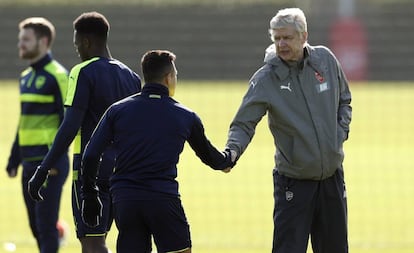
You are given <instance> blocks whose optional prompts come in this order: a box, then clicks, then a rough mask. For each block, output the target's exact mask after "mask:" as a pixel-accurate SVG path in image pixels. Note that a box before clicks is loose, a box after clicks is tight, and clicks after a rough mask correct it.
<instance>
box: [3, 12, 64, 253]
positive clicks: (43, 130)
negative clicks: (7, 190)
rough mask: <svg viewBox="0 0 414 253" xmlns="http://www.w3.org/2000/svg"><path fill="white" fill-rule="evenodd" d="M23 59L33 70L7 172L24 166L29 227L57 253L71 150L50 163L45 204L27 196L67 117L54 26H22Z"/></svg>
mask: <svg viewBox="0 0 414 253" xmlns="http://www.w3.org/2000/svg"><path fill="white" fill-rule="evenodd" d="M19 30H20V31H19V43H18V49H19V57H20V58H21V59H23V60H27V61H28V62H29V63H30V67H29V68H27V69H26V70H24V71H23V72H22V74H21V76H20V79H19V84H20V102H21V114H20V120H19V127H18V130H17V134H16V139H15V141H14V143H13V147H12V151H11V154H10V158H9V162H8V164H7V173H8V175H9V177H16V175H17V168H18V166H19V165H20V164H21V165H22V167H23V172H22V186H23V197H24V202H25V205H26V209H27V213H28V216H29V224H30V228H31V230H32V233H33V235H34V237H35V238H36V241H37V245H38V248H39V251H40V252H42V253H56V252H58V249H59V235H58V231H57V228H56V225H57V221H58V218H59V207H60V199H61V193H62V187H63V184H64V183H65V181H66V178H67V176H68V172H69V158H68V155H67V149H62V152H61V153H60V154H59V156H57V157H56V159H55V161H54V163H52V164H50V177H49V178H48V180H47V184H44V186H43V187H42V189H41V194H43V195H44V196H45V197H46V198H47V201H44V202H41V203H37V202H35V201H34V200H32V199H31V198H30V196H29V194H28V192H27V185H28V181H29V179H30V178H31V177H32V176H33V174H34V173H35V171H36V168H37V166H39V165H40V163H41V161H42V159H43V158H44V157H45V155H46V154H47V152H48V151H49V147H50V146H51V145H52V143H53V139H54V137H55V135H56V132H57V131H58V128H59V125H60V124H61V122H62V120H63V115H64V107H63V103H64V98H65V96H66V90H67V82H68V73H67V70H66V69H65V68H64V67H63V66H62V65H61V64H59V63H58V62H57V61H56V60H54V59H53V57H52V54H51V48H52V44H53V41H54V38H55V27H54V26H53V24H52V23H51V22H50V21H49V20H47V19H45V18H43V17H30V18H27V19H25V20H23V21H21V22H20V24H19Z"/></svg>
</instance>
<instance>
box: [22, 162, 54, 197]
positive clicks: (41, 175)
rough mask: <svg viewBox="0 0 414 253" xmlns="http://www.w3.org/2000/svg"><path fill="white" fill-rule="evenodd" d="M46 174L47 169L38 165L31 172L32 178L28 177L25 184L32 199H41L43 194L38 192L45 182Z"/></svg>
mask: <svg viewBox="0 0 414 253" xmlns="http://www.w3.org/2000/svg"><path fill="white" fill-rule="evenodd" d="M48 174H49V171H48V170H45V169H42V167H40V166H38V167H37V169H36V172H35V173H34V174H33V176H32V178H30V180H29V183H28V186H27V191H28V192H29V195H30V197H31V198H32V199H33V200H35V201H42V200H43V196H42V195H41V194H40V189H41V188H42V186H43V184H44V183H45V182H46V180H47V177H48Z"/></svg>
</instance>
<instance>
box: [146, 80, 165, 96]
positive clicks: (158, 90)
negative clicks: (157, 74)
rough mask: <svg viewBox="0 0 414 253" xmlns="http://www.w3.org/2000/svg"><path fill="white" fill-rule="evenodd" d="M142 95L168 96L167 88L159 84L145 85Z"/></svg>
mask: <svg viewBox="0 0 414 253" xmlns="http://www.w3.org/2000/svg"><path fill="white" fill-rule="evenodd" d="M142 94H156V95H161V96H163V97H164V96H167V97H168V96H169V93H168V88H167V87H166V86H164V85H162V84H159V83H146V84H145V85H144V87H143V88H142Z"/></svg>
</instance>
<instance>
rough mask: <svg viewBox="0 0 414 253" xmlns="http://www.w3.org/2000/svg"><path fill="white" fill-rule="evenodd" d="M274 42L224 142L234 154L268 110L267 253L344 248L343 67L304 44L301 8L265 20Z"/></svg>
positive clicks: (346, 110)
mask: <svg viewBox="0 0 414 253" xmlns="http://www.w3.org/2000/svg"><path fill="white" fill-rule="evenodd" d="M269 32H270V35H271V39H272V41H273V42H274V44H273V45H272V46H271V47H269V48H268V50H267V51H266V55H265V65H264V66H263V67H261V68H260V69H259V70H258V71H257V72H256V73H255V74H254V75H253V77H252V78H251V80H250V86H249V89H248V91H247V93H246V95H245V96H244V98H243V101H242V104H241V105H240V108H239V110H238V112H237V114H236V116H235V118H234V119H233V122H232V123H231V125H230V130H229V135H228V136H229V137H228V141H227V147H228V148H229V149H230V150H234V151H236V152H237V154H238V156H240V155H241V154H242V153H243V152H244V151H245V150H246V148H247V145H248V144H249V143H250V141H251V140H252V138H253V135H254V133H255V128H256V125H257V123H258V122H259V121H260V120H261V119H262V117H263V116H264V115H265V114H266V113H267V114H268V118H269V120H268V122H269V128H270V131H271V133H272V135H273V137H274V141H275V144H276V154H275V163H276V164H275V168H274V170H273V180H274V188H275V190H274V199H275V205H274V235H273V251H272V252H275V253H276V252H277V253H280V252H289V253H305V252H306V249H307V244H308V239H309V235H310V236H311V241H312V247H313V252H315V253H322V252H335V253H347V252H348V238H347V236H348V232H347V231H348V229H347V200H346V192H345V181H344V171H343V167H342V161H343V159H344V153H343V147H342V144H343V142H344V141H345V140H346V139H347V138H348V132H349V124H350V122H351V111H352V109H351V105H350V103H351V93H350V91H349V87H348V82H347V80H346V78H345V75H344V72H343V71H342V68H341V65H340V64H339V62H338V61H337V59H336V58H335V56H334V55H333V53H332V52H331V51H330V50H329V49H328V48H326V47H324V46H311V45H309V44H308V43H307V39H308V32H307V23H306V18H305V14H304V13H303V11H302V10H300V9H298V8H287V9H282V10H280V11H279V12H277V14H276V15H275V16H274V17H273V18H272V19H271V21H270V29H269Z"/></svg>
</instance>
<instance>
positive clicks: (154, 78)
mask: <svg viewBox="0 0 414 253" xmlns="http://www.w3.org/2000/svg"><path fill="white" fill-rule="evenodd" d="M174 61H175V55H174V54H173V53H171V52H169V51H164V50H154V51H149V52H147V53H146V54H145V55H144V56H143V58H142V64H141V65H142V72H143V76H144V79H145V85H144V87H143V89H142V93H139V94H136V95H133V96H130V97H128V98H126V99H124V100H122V101H120V102H117V103H115V104H114V105H112V106H111V107H110V108H109V109H108V110H107V112H106V113H105V114H104V116H103V117H102V119H101V121H100V122H99V124H98V126H97V128H96V130H95V132H94V134H93V135H92V137H91V139H90V142H89V144H88V146H87V148H86V150H85V153H84V156H83V160H82V161H83V163H82V164H83V167H82V178H83V180H82V181H83V183H84V185H83V188H82V190H83V193H84V197H85V199H84V201H83V204H84V209H83V218H84V219H85V222H87V223H88V224H90V225H91V226H95V225H97V224H96V220H97V217H98V219H99V213H100V201H99V197H100V195H101V194H100V189H98V188H97V187H96V175H97V171H98V170H99V173H100V166H99V159H100V157H101V154H102V152H103V151H104V150H105V149H106V148H107V147H108V146H110V145H113V147H114V149H115V153H116V169H115V171H114V175H113V176H112V178H111V193H112V197H113V203H114V216H115V222H116V225H117V227H118V231H119V234H118V240H117V252H118V253H129V252H140V253H150V252H151V236H152V237H153V238H154V242H155V244H156V246H157V250H158V252H183V253H189V252H191V239H190V229H189V225H188V222H187V219H186V216H185V213H184V209H183V207H182V204H181V200H180V195H179V192H178V182H177V181H176V177H177V163H178V160H179V156H180V154H181V152H182V151H183V148H184V144H185V142H186V141H188V143H189V144H190V146H191V148H192V149H193V150H194V151H195V153H196V155H197V156H198V157H199V158H200V159H201V160H202V161H203V162H204V163H205V164H207V165H209V166H210V167H212V168H213V169H217V170H224V169H226V168H230V167H232V166H233V165H234V164H233V161H234V160H233V161H232V159H231V154H230V152H228V151H225V152H219V151H218V150H217V149H216V148H215V147H214V146H213V145H212V144H211V143H210V142H209V140H208V139H207V137H206V136H205V134H204V127H203V124H202V123H201V120H200V119H199V117H198V116H197V114H196V113H194V112H192V111H191V110H189V109H187V108H185V107H184V106H183V105H181V104H180V103H178V102H177V101H175V100H174V99H173V98H172V96H173V95H174V92H175V88H176V84H177V69H176V67H175V64H174ZM225 172H226V171H225Z"/></svg>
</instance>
